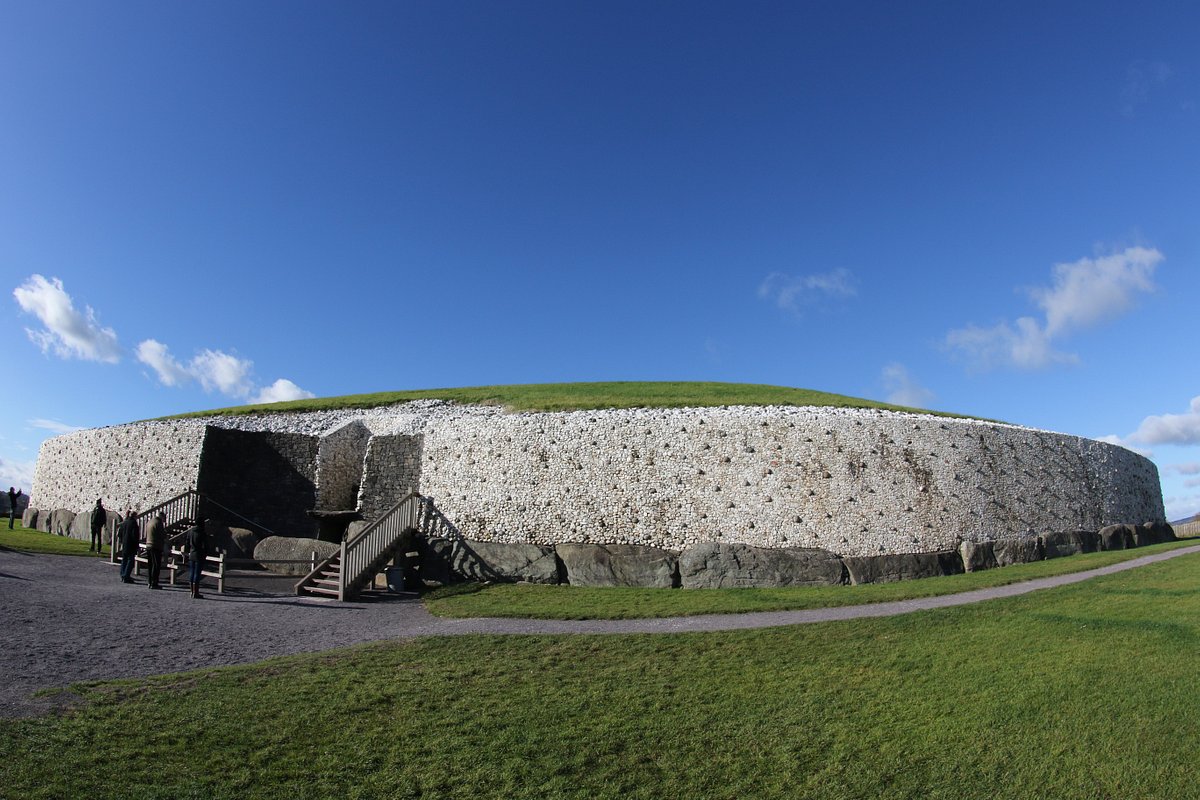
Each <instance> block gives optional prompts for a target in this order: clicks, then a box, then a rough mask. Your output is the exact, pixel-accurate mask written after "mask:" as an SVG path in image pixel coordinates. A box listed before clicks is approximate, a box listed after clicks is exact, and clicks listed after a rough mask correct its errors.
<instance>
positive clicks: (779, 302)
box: [758, 269, 858, 315]
mask: <svg viewBox="0 0 1200 800" xmlns="http://www.w3.org/2000/svg"><path fill="white" fill-rule="evenodd" d="M856 294H858V282H857V281H856V280H855V278H854V274H853V273H852V272H850V270H848V269H835V270H834V271H832V272H825V273H819V274H815V275H786V274H784V273H782V272H772V273H771V274H770V275H768V276H767V277H766V278H765V279H764V280H763V282H762V283H761V284H759V286H758V296H759V297H760V298H761V299H763V300H766V301H768V302H770V303H773V304H774V305H775V306H776V307H777V308H781V309H783V310H784V311H789V312H791V313H793V314H796V315H799V314H801V313H803V311H804V309H805V308H806V307H808V306H811V305H812V304H813V303H814V302H817V301H818V300H820V299H822V298H825V299H828V298H831V297H854V296H855V295H856Z"/></svg>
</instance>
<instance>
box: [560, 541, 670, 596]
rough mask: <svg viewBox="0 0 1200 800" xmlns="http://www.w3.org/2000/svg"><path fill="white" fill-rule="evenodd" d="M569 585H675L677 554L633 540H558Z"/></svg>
mask: <svg viewBox="0 0 1200 800" xmlns="http://www.w3.org/2000/svg"><path fill="white" fill-rule="evenodd" d="M555 550H556V552H557V553H558V557H559V558H560V559H561V560H562V563H563V566H564V567H565V568H566V570H567V581H568V582H569V583H570V584H571V585H572V586H639V587H643V588H648V589H671V588H674V587H675V586H677V585H678V578H679V554H678V553H676V552H674V551H671V550H663V549H661V548H658V547H644V546H642V545H636V544H560V545H558V546H557V547H556V548H555Z"/></svg>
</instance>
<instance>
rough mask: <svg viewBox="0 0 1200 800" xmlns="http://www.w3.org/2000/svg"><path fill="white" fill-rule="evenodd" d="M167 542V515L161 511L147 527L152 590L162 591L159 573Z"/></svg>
mask: <svg viewBox="0 0 1200 800" xmlns="http://www.w3.org/2000/svg"><path fill="white" fill-rule="evenodd" d="M166 542H167V515H166V514H163V513H162V512H161V511H160V512H159V513H157V514H155V515H154V518H153V519H151V520H150V524H149V525H147V526H146V563H147V566H148V567H149V569H150V588H151V589H161V588H162V587H161V586H159V585H158V572H159V570H160V569H162V559H163V545H165V544H166Z"/></svg>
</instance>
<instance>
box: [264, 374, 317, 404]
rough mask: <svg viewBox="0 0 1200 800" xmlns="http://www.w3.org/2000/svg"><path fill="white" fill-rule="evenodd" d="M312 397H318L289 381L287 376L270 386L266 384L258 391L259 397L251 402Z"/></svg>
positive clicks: (280, 401) (278, 401)
mask: <svg viewBox="0 0 1200 800" xmlns="http://www.w3.org/2000/svg"><path fill="white" fill-rule="evenodd" d="M311 397H316V395H315V394H313V393H312V392H309V391H305V390H304V389H301V388H300V387H299V386H297V385H296V384H294V383H292V382H291V381H289V380H288V379H287V378H280V379H279V380H277V381H275V382H274V383H272V384H271V385H270V386H264V387H263V388H262V390H261V391H259V393H258V397H256V398H254V399H253V400H251V401H250V402H252V403H282V402H285V401H287V400H306V399H308V398H311Z"/></svg>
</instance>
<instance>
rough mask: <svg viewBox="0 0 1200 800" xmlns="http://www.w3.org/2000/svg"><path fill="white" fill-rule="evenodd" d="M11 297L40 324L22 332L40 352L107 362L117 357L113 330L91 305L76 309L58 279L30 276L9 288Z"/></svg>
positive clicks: (111, 361)
mask: <svg viewBox="0 0 1200 800" xmlns="http://www.w3.org/2000/svg"><path fill="white" fill-rule="evenodd" d="M13 297H15V298H16V299H17V303H18V304H19V305H20V306H21V309H22V310H23V311H25V312H26V313H29V314H33V315H34V316H35V317H37V318H38V321H39V322H41V323H42V328H41V329H40V330H34V329H33V328H26V329H25V333H27V334H28V335H29V338H30V340H31V341H33V343H34V344H36V345H37V346H38V347H40V348H41V349H42V352H43V353H46V352H50V351H53V352H54V354H55V355H57V356H59V357H60V358H79V359H83V360H85V361H101V362H105V363H109V364H115V363H117V362H118V361H120V360H121V348H120V346H119V345H118V344H117V334H116V332H115V331H114V330H113V329H112V328H105V327H102V326H101V325H100V322H99V320H98V319H97V318H96V312H94V311H93V310H92V309H91V307H89V306H84V310H83V311H82V312H80V311H79V310H78V309H76V308H75V304H74V302H73V301H72V300H71V296H70V295H69V294H67V292H66V290H65V289H64V288H63V283H62V281H60V280H59V279H58V278H51V279H50V280H46V278H44V277H42V276H41V275H32V276H30V277H29V279H28V280H26V281H25V282H24V283H23V284H21V285H20V286H18V287H17V288H16V289H14V290H13Z"/></svg>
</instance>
